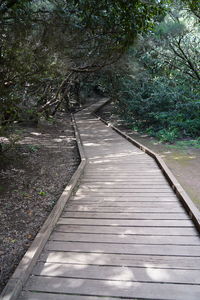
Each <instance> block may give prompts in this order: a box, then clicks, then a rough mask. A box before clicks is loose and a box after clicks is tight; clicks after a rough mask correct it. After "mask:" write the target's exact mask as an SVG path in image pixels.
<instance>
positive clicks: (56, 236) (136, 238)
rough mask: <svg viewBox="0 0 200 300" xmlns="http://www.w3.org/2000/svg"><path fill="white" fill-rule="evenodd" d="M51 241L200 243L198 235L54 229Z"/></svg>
mask: <svg viewBox="0 0 200 300" xmlns="http://www.w3.org/2000/svg"><path fill="white" fill-rule="evenodd" d="M49 239H50V240H51V241H65V242H89V243H92V242H94V243H120V244H143V245H144V244H145V245H148V244H154V245H190V246H191V245H196V246H199V245H200V238H199V237H198V236H156V235H155V236H154V235H150V236H148V235H147V236H146V235H129V234H124V235H120V234H118V235H117V234H115V235H112V234H95V233H90V234H87V233H66V232H57V231H54V232H53V233H52V235H51V236H50V238H49Z"/></svg>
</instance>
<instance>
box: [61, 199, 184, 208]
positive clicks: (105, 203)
mask: <svg viewBox="0 0 200 300" xmlns="http://www.w3.org/2000/svg"><path fill="white" fill-rule="evenodd" d="M131 199H132V198H130V197H129V198H127V200H129V201H126V200H125V201H121V200H123V198H111V197H108V198H107V197H106V198H104V197H98V198H97V197H94V198H87V197H86V198H85V197H78V198H77V197H72V199H71V200H70V201H69V203H68V205H69V206H70V205H71V206H82V207H84V206H85V207H87V206H88V207H105V208H106V207H116V208H117V209H120V210H121V209H123V208H124V209H128V208H134V207H141V208H144V209H145V208H150V207H152V208H154V207H155V208H156V207H157V208H158V207H159V208H162V206H163V207H173V206H175V205H177V206H180V207H182V206H181V203H180V202H179V201H178V200H177V199H176V198H175V197H170V198H161V199H160V198H156V199H155V198H149V197H137V198H136V199H135V198H133V201H131ZM66 207H67V206H66Z"/></svg>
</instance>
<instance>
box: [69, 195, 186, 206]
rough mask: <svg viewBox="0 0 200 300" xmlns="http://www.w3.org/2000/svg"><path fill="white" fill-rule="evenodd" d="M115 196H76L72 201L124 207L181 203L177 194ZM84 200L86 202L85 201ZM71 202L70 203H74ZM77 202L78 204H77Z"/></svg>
mask: <svg viewBox="0 0 200 300" xmlns="http://www.w3.org/2000/svg"><path fill="white" fill-rule="evenodd" d="M123 195H124V194H122V195H115V196H110V195H107V196H106V195H99V194H98V195H92V196H90V195H75V196H72V197H71V201H72V202H75V201H77V202H78V201H80V203H84V202H85V203H86V202H89V203H92V202H93V203H104V204H105V205H106V204H109V202H111V203H112V202H115V203H116V204H117V202H119V203H120V202H124V203H123V204H122V205H123V206H124V205H126V203H128V205H131V202H133V203H134V202H143V201H144V202H160V201H162V202H176V203H180V202H179V200H178V199H177V197H176V196H175V194H170V195H163V194H160V195H158V194H155V195H152V194H149V195H148V194H136V195H134V194H132V195H127V194H126V195H125V196H123ZM83 200H84V201H83ZM71 201H70V203H72V202H71ZM77 202H76V203H77Z"/></svg>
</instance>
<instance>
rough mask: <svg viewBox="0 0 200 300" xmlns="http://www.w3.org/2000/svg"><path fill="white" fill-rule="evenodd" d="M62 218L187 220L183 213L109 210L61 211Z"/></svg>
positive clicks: (187, 217)
mask: <svg viewBox="0 0 200 300" xmlns="http://www.w3.org/2000/svg"><path fill="white" fill-rule="evenodd" d="M62 218H85V219H103V220H105V219H124V220H125V219H127V220H134V219H137V220H189V216H188V215H187V214H186V213H185V212H182V213H174V212H171V213H161V212H160V213H150V212H149V213H142V212H140V213H136V212H131V213H125V212H124V213H122V212H118V213H109V212H95V213H93V212H84V211H83V212H63V213H62Z"/></svg>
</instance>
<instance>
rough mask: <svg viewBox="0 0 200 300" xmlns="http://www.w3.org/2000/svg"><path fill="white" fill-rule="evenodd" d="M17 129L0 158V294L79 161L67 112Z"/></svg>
mask: <svg viewBox="0 0 200 300" xmlns="http://www.w3.org/2000/svg"><path fill="white" fill-rule="evenodd" d="M18 130H19V131H20V136H21V138H20V141H19V142H18V143H17V144H16V146H15V147H14V148H12V149H11V150H9V151H8V152H7V153H5V155H4V156H1V157H0V228H1V229H0V292H1V291H2V289H3V287H4V286H5V284H6V282H7V280H8V279H9V277H10V276H11V274H12V273H13V271H14V270H15V268H16V266H17V265H18V263H19V261H20V260H21V258H22V257H23V255H24V253H25V252H26V250H27V249H28V247H29V246H30V244H31V242H32V241H33V239H34V237H35V236H36V234H37V232H38V231H39V229H40V227H41V226H42V224H43V223H44V221H45V220H46V218H47V216H48V214H49V213H50V211H51V210H52V208H53V206H54V204H55V203H56V201H57V200H58V198H59V196H60V195H61V193H62V191H63V189H64V188H65V186H66V185H67V183H68V182H69V180H70V178H71V176H72V175H73V173H74V172H75V170H76V169H77V166H78V165H79V162H80V158H79V154H78V150H77V146H76V140H75V137H74V130H73V127H72V123H71V116H70V114H66V113H59V114H58V115H57V117H56V119H55V121H52V122H47V121H43V122H40V124H39V125H38V126H37V127H34V126H33V125H32V126H30V125H29V126H27V127H25V126H22V125H21V126H19V128H18Z"/></svg>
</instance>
